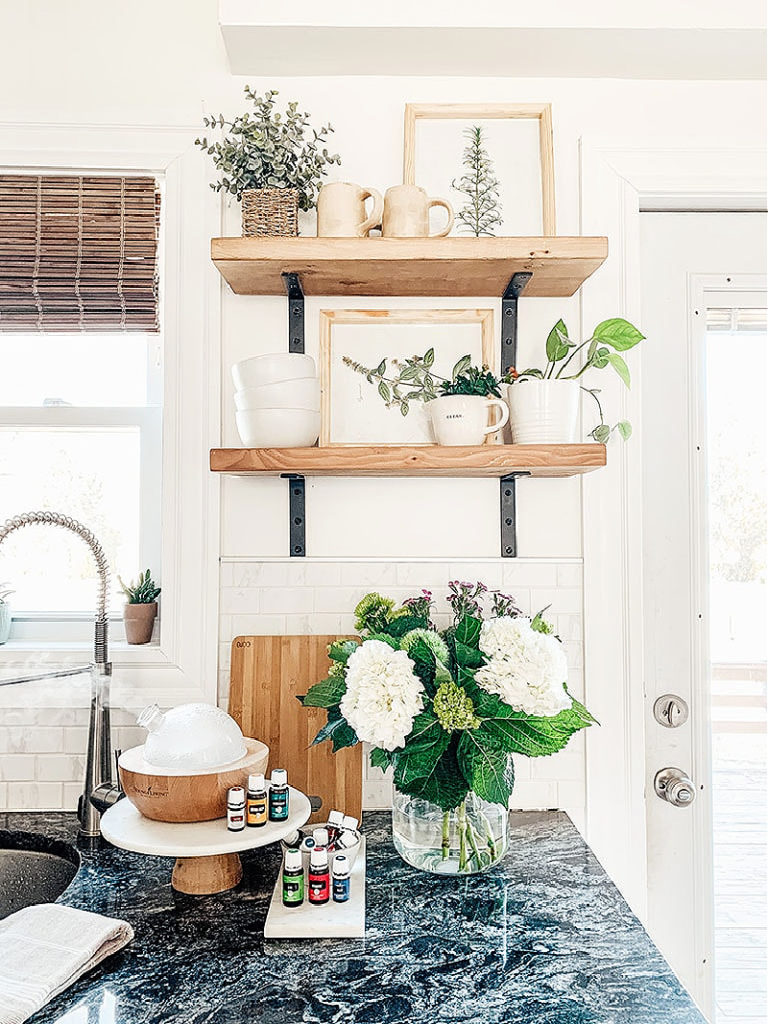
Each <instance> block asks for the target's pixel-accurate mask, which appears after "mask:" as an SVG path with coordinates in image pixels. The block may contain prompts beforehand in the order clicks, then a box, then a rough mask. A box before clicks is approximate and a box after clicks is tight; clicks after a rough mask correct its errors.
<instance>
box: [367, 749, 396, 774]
mask: <svg viewBox="0 0 768 1024" xmlns="http://www.w3.org/2000/svg"><path fill="white" fill-rule="evenodd" d="M370 762H371V764H372V765H373V767H374V768H381V770H382V771H383V772H385V771H386V770H387V768H389V766H390V764H392V754H391V753H390V751H389V750H382V748H381V747H374V748H373V749H372V750H371V754H370Z"/></svg>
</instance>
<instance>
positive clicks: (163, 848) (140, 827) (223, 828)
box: [101, 786, 312, 857]
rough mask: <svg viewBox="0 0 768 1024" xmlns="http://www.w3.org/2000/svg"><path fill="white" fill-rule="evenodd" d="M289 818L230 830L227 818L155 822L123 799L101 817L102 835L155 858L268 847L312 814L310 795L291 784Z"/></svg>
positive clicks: (239, 851)
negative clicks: (258, 826)
mask: <svg viewBox="0 0 768 1024" xmlns="http://www.w3.org/2000/svg"><path fill="white" fill-rule="evenodd" d="M290 792H291V796H290V800H289V804H288V807H289V814H288V820H287V821H279V822H278V821H268V822H267V824H266V825H264V827H263V828H244V829H243V831H242V832H230V831H229V830H228V828H227V819H226V818H217V819H216V820H215V821H194V822H184V823H181V824H173V823H171V822H167V821H152V820H151V819H150V818H145V817H144V815H143V814H141V813H140V812H139V811H137V810H136V808H135V807H134V806H133V804H132V803H131V802H130V800H128V798H127V797H126V798H124V799H123V800H119V801H118V802H117V803H116V804H114V805H113V806H112V807H110V808H109V810H107V811H105V812H104V814H103V815H102V817H101V834H102V835H103V836H104V838H105V839H106V840H108V842H110V843H112V845H113V846H119V847H120V848H121V849H123V850H131V851H132V852H133V853H146V854H149V855H150V856H154V857H213V856H216V855H218V854H224V853H241V852H242V851H243V850H253V849H255V848H256V847H258V846H269V844H270V843H276V842H278V841H279V840H280V839H284V838H285V837H286V836H289V835H290V834H291V832H295V831H296V829H298V828H300V827H301V826H302V825H304V824H305V823H306V822H307V821H308V820H309V816H310V814H311V813H312V809H311V807H310V805H309V800H308V799H307V797H306V796H305V795H304V794H303V793H301V792H300V791H299V790H298V789H294V788H293V787H292V786H291V787H290Z"/></svg>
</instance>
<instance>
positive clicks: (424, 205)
mask: <svg viewBox="0 0 768 1024" xmlns="http://www.w3.org/2000/svg"><path fill="white" fill-rule="evenodd" d="M433 206H442V207H443V208H444V209H445V211H446V212H447V214H448V220H447V221H446V223H445V224H444V225H443V227H442V228H441V229H440V230H439V231H434V232H432V234H430V231H429V211H430V210H431V209H432V207H433ZM452 227H453V208H452V206H451V204H450V203H449V202H448V200H447V199H438V198H437V197H434V198H432V197H430V196H428V195H427V193H426V192H425V191H424V189H423V188H421V187H420V186H419V185H393V186H392V187H391V188H388V189H387V191H386V192H385V194H384V220H383V221H382V226H381V233H382V235H383V236H384V237H385V238H427V237H429V238H443V236H445V235H447V234H448V233H449V231H450V230H451V228H452Z"/></svg>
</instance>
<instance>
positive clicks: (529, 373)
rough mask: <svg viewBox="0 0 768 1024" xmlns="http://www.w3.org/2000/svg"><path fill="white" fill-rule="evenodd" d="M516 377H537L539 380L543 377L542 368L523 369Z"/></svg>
mask: <svg viewBox="0 0 768 1024" xmlns="http://www.w3.org/2000/svg"><path fill="white" fill-rule="evenodd" d="M517 377H518V380H519V379H520V378H521V377H538V378H539V380H541V379H542V378H543V377H544V371H543V370H536V369H530V370H523V371H522V373H519V374H518V375H517Z"/></svg>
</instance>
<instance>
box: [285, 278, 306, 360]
mask: <svg viewBox="0 0 768 1024" xmlns="http://www.w3.org/2000/svg"><path fill="white" fill-rule="evenodd" d="M283 284H284V285H285V290H286V292H287V294H288V351H289V352H298V353H303V352H304V289H303V288H302V287H301V278H300V277H299V275H298V274H289V273H284V274H283Z"/></svg>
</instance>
